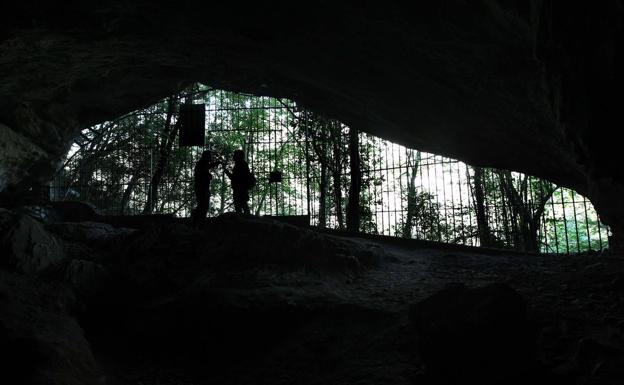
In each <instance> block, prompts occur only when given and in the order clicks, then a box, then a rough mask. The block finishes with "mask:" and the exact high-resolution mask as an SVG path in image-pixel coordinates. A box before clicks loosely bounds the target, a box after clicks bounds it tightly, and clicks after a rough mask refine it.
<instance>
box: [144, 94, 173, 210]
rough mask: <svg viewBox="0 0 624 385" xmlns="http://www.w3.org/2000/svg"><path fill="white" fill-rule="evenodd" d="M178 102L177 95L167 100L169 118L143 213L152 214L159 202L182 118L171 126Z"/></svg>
mask: <svg viewBox="0 0 624 385" xmlns="http://www.w3.org/2000/svg"><path fill="white" fill-rule="evenodd" d="M176 104H177V97H174V96H171V97H169V100H168V101H167V118H166V121H165V127H164V129H163V139H162V141H161V145H160V151H159V156H158V163H157V164H156V169H155V170H154V174H153V175H152V178H151V180H150V185H149V189H148V195H147V202H146V203H145V207H144V208H143V214H151V213H152V211H153V208H154V205H155V204H156V202H158V187H159V185H160V182H161V180H162V177H163V175H164V173H165V168H166V167H167V162H168V160H169V155H170V154H171V149H172V147H173V142H174V141H175V138H176V136H177V134H178V129H179V124H180V120H179V119H178V120H177V121H176V124H175V125H174V126H173V127H172V126H171V120H172V117H173V113H174V111H175V106H176Z"/></svg>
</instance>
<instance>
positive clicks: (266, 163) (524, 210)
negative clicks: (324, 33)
mask: <svg viewBox="0 0 624 385" xmlns="http://www.w3.org/2000/svg"><path fill="white" fill-rule="evenodd" d="M188 105H194V106H196V107H198V106H199V107H200V108H201V110H202V113H203V118H204V121H203V123H202V126H203V132H201V135H200V137H201V139H200V141H201V142H200V143H197V142H195V144H199V145H195V146H189V145H185V143H184V138H181V137H180V135H183V134H184V129H183V125H182V124H179V123H182V122H181V120H179V119H178V118H179V114H180V110H181V108H184V107H186V106H188ZM181 127H182V128H181ZM354 138H355V140H354ZM206 149H209V150H211V151H213V152H214V153H215V154H216V156H217V157H218V158H219V159H222V160H228V159H230V158H231V156H232V153H233V151H234V150H236V149H243V150H244V151H245V154H246V157H247V160H248V162H249V165H250V168H251V170H252V172H253V173H254V174H255V175H256V177H257V181H258V182H257V185H256V187H255V188H254V189H253V190H252V191H251V192H250V207H251V210H252V213H254V214H256V215H269V216H275V217H282V218H284V217H287V218H291V219H292V220H296V221H297V223H302V222H303V223H304V224H309V225H312V226H316V227H318V228H328V229H336V230H344V229H346V228H348V227H349V222H356V223H357V225H356V226H357V227H356V228H355V230H357V231H358V232H361V233H363V234H375V235H386V236H393V237H402V238H410V239H421V240H430V241H437V242H444V243H454V244H462V245H468V246H485V247H493V248H502V249H512V250H518V251H524V252H540V253H575V252H586V251H602V250H604V249H606V248H608V238H609V235H610V231H609V228H608V227H607V226H605V225H604V224H602V223H601V221H600V219H599V217H598V215H597V213H596V211H595V210H594V208H593V206H592V204H591V202H590V201H589V200H588V199H586V198H585V197H583V196H581V195H580V194H578V193H576V192H575V191H573V190H571V189H567V188H563V187H559V186H557V185H555V184H553V183H551V182H549V181H546V180H542V179H539V178H536V177H532V176H529V175H525V174H522V173H517V172H512V171H508V170H500V169H491V168H483V167H473V166H470V165H468V164H466V163H463V162H461V161H458V160H455V159H451V158H447V157H443V156H439V155H436V154H431V153H426V152H422V151H419V150H416V149H412V148H408V147H405V146H402V145H399V144H396V143H392V142H390V141H387V140H383V139H381V138H379V137H376V136H374V135H370V134H367V133H364V132H359V131H357V130H355V129H352V128H351V127H348V126H346V125H345V124H343V123H341V122H339V121H337V120H335V119H331V118H328V117H326V116H324V115H321V114H318V113H316V112H314V111H312V110H310V109H307V108H304V107H302V106H300V105H298V104H297V103H295V102H293V101H290V100H287V99H279V98H273V97H266V96H254V95H250V94H242V93H235V92H229V91H224V90H219V89H213V88H211V87H207V86H205V85H203V84H200V83H197V84H195V85H193V86H191V87H189V88H187V89H185V90H183V91H181V92H178V93H176V94H174V95H171V96H169V97H167V98H164V99H162V100H160V101H158V102H157V103H155V104H153V105H150V106H148V107H145V108H142V109H139V110H135V111H132V112H130V113H128V114H126V115H123V116H121V117H119V118H117V119H115V120H112V121H108V122H104V123H101V124H97V125H94V126H92V127H88V128H86V129H85V130H83V131H82V132H81V134H80V135H79V136H78V137H77V138H76V140H75V141H74V143H73V145H72V147H71V150H70V151H69V153H68V154H67V156H66V157H65V159H64V162H63V165H62V167H60V169H59V170H58V172H57V173H56V174H55V176H54V179H53V181H52V182H51V184H50V185H49V186H48V187H46V194H49V199H50V200H51V201H64V200H79V201H83V202H86V203H89V204H91V205H93V206H94V208H95V209H97V211H98V212H99V213H100V214H101V215H107V216H120V215H123V216H134V215H143V214H164V215H170V216H174V217H182V218H184V217H188V216H189V215H190V213H191V211H192V209H193V207H194V206H195V204H196V202H195V196H194V193H193V188H192V182H193V167H194V165H195V162H196V161H197V160H198V159H199V157H200V155H201V153H202V152H203V151H204V150H206ZM356 156H357V159H358V161H357V162H352V159H354V157H356ZM354 163H355V164H354ZM276 175H277V176H279V178H278V180H276V179H275V178H276ZM357 175H359V183H358V188H357V190H354V189H353V183H352V181H353V180H354V178H355V177H354V176H357ZM211 191H212V194H211V201H210V206H209V213H208V215H209V216H217V215H221V214H224V213H226V212H228V211H232V192H231V189H230V184H229V180H228V178H227V177H226V175H225V173H223V172H221V170H218V171H217V172H216V173H215V175H214V179H213V180H212V184H211ZM353 195H357V199H353V200H352V199H351V197H352V196H353ZM350 201H355V202H356V204H357V206H358V208H357V210H353V209H351V208H350V203H349V202H350ZM354 216H355V217H356V218H355V219H353V217H354ZM351 230H354V228H353V227H351Z"/></svg>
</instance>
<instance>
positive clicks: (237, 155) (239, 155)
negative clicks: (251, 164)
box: [232, 150, 245, 162]
mask: <svg viewBox="0 0 624 385" xmlns="http://www.w3.org/2000/svg"><path fill="white" fill-rule="evenodd" d="M232 159H234V162H242V161H244V160H245V153H244V152H243V150H235V151H234V156H233V157H232Z"/></svg>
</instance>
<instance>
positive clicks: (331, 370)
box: [0, 210, 624, 385]
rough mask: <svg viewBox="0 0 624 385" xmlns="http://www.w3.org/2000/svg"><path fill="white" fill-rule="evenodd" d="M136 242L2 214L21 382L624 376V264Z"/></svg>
mask: <svg viewBox="0 0 624 385" xmlns="http://www.w3.org/2000/svg"><path fill="white" fill-rule="evenodd" d="M137 227H141V228H140V229H137V228H134V229H132V228H124V227H119V226H118V227H114V226H112V225H109V224H105V223H99V222H93V221H86V222H84V221H83V222H67V221H63V218H54V221H51V220H49V221H43V222H41V221H37V220H34V219H32V218H31V217H30V216H29V215H27V214H25V213H23V212H19V211H9V210H1V211H0V243H1V246H2V250H3V254H2V257H1V258H0V276H1V279H0V309H1V311H0V354H1V355H2V356H3V357H2V359H1V360H0V362H2V364H3V365H5V368H2V369H3V370H2V373H5V374H3V375H6V376H9V377H7V378H15V379H17V380H15V381H14V382H12V383H16V384H19V383H24V384H91V383H93V384H113V385H117V384H118V385H126V384H135V385H139V384H141V385H148V384H149V385H155V384H212V383H215V384H293V383H297V384H386V383H392V384H408V383H409V384H412V383H423V384H433V383H466V382H467V381H468V379H476V380H478V381H479V382H480V383H492V384H494V383H500V384H511V383H519V384H520V383H549V384H557V383H560V384H617V383H621V380H622V379H624V299H623V296H622V295H623V294H624V259H620V258H619V257H618V256H616V255H609V254H589V255H571V256H551V255H540V256H536V255H522V254H512V253H507V254H506V253H481V252H479V251H478V250H468V249H457V250H453V249H442V248H437V247H429V246H427V247H425V246H416V244H415V245H413V246H409V245H405V244H403V245H402V246H399V245H397V244H392V243H384V242H383V241H373V240H369V239H358V238H342V237H338V236H333V235H329V234H321V233H318V232H315V231H312V230H309V229H302V228H297V227H294V226H291V225H286V224H283V223H280V222H276V221H273V220H267V219H258V218H241V217H238V216H235V215H226V216H223V217H220V218H216V219H213V220H211V221H209V222H208V223H207V224H206V225H205V226H202V227H201V228H194V227H190V226H188V225H186V224H185V223H182V222H175V221H169V223H167V222H166V221H162V220H160V221H159V222H158V223H157V224H153V225H145V226H137ZM492 284H494V285H492ZM473 288H477V289H473Z"/></svg>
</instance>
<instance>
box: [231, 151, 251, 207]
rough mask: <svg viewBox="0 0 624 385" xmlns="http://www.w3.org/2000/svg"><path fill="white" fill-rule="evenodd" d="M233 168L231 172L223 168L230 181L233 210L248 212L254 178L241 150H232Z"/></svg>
mask: <svg viewBox="0 0 624 385" xmlns="http://www.w3.org/2000/svg"><path fill="white" fill-rule="evenodd" d="M233 159H234V168H233V169H232V172H230V171H228V170H227V169H226V168H224V171H225V173H226V174H227V176H228V177H229V178H230V181H231V182H232V195H233V196H234V210H236V212H237V213H245V214H249V204H248V203H247V202H248V201H249V190H251V189H252V188H253V187H254V185H255V184H256V179H255V177H254V176H253V174H252V173H251V171H249V165H248V164H247V162H246V161H245V153H244V152H243V150H236V151H234V156H233Z"/></svg>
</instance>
